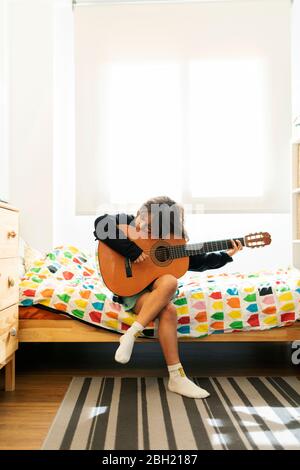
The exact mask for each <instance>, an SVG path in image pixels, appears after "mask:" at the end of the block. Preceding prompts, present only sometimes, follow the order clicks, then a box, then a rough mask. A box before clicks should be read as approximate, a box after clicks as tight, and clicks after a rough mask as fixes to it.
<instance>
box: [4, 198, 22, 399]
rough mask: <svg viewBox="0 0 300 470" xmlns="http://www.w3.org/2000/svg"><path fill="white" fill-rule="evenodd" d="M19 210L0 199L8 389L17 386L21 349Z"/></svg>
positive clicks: (5, 360)
mask: <svg viewBox="0 0 300 470" xmlns="http://www.w3.org/2000/svg"><path fill="white" fill-rule="evenodd" d="M18 240H19V211H18V210H17V209H16V208H14V207H12V206H10V205H8V204H4V203H1V202H0V368H2V367H5V390H7V391H13V390H14V389H15V351H16V350H17V349H18V323H19V320H18V316H19V315H18V302H19V282H18V281H19V273H18Z"/></svg>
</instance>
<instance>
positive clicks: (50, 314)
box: [19, 306, 70, 320]
mask: <svg viewBox="0 0 300 470" xmlns="http://www.w3.org/2000/svg"><path fill="white" fill-rule="evenodd" d="M19 319H20V320H66V319H68V320H70V317H68V316H67V315H65V314H62V313H61V312H58V311H55V310H53V311H50V310H48V309H47V310H46V309H45V308H41V307H38V306H32V307H19Z"/></svg>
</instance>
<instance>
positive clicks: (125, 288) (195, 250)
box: [98, 225, 271, 296]
mask: <svg viewBox="0 0 300 470" xmlns="http://www.w3.org/2000/svg"><path fill="white" fill-rule="evenodd" d="M119 229H120V230H122V231H123V232H124V234H125V235H126V237H127V238H129V239H130V240H132V241H134V242H135V243H136V244H137V245H138V246H139V247H140V248H141V249H142V250H143V251H144V252H145V253H146V254H148V255H149V257H148V258H146V259H145V260H144V261H142V262H141V263H133V262H131V261H130V260H129V259H128V258H125V257H124V256H122V255H120V254H119V253H117V252H116V251H115V250H113V249H112V248H110V247H109V246H107V245H106V244H105V243H103V242H102V241H99V245H98V261H99V268H100V271H101V275H102V278H103V281H104V283H105V285H106V287H107V288H108V289H109V290H111V291H112V292H114V293H115V294H117V295H120V296H129V295H134V294H137V293H138V292H140V291H141V290H143V289H144V288H145V287H147V286H148V285H149V284H150V283H151V282H153V281H154V280H155V279H157V278H158V277H160V276H162V275H164V274H172V275H173V276H175V277H176V278H177V279H178V278H180V277H181V276H183V275H184V274H185V273H186V271H187V270H188V266H189V256H190V255H197V254H201V253H210V252H213V251H220V250H228V249H229V248H232V242H231V240H230V239H227V240H217V241H210V242H204V243H196V244H190V243H189V244H187V243H186V240H184V239H178V238H170V239H157V238H156V239H153V238H150V237H148V238H145V234H142V233H141V232H139V231H138V230H137V229H136V228H135V227H132V226H130V225H119ZM234 240H240V242H241V243H242V245H243V246H246V247H249V248H260V247H262V246H266V245H270V243H271V236H270V234H269V233H268V232H259V233H253V234H249V235H246V236H245V237H237V238H234Z"/></svg>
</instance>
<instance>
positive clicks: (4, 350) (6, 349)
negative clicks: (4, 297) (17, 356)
mask: <svg viewBox="0 0 300 470" xmlns="http://www.w3.org/2000/svg"><path fill="white" fill-rule="evenodd" d="M18 312H19V310H18V305H12V306H11V307H9V308H6V309H5V310H2V311H1V312H0V367H1V364H4V363H5V361H6V359H7V358H8V357H9V356H11V355H12V354H13V353H14V352H15V351H16V350H17V349H18V343H19V340H18V328H19V327H18V323H19V321H18V316H19V314H18Z"/></svg>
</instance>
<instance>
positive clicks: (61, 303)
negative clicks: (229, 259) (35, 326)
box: [20, 245, 300, 337]
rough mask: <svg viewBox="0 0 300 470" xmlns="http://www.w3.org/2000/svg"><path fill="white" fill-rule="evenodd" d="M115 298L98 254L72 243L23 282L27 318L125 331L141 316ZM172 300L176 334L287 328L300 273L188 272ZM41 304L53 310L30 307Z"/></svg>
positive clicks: (153, 333) (299, 297) (297, 313)
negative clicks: (70, 321)
mask: <svg viewBox="0 0 300 470" xmlns="http://www.w3.org/2000/svg"><path fill="white" fill-rule="evenodd" d="M112 296H113V294H112V292H110V291H109V290H108V289H107V288H106V286H105V285H104V283H103V281H102V279H101V276H100V274H99V271H98V265H97V259H96V256H91V255H89V254H87V253H85V252H84V251H82V250H80V249H79V248H77V247H74V246H71V245H66V246H59V247H55V248H54V249H53V250H52V251H50V252H49V253H47V255H46V257H45V258H44V259H40V260H36V261H35V262H34V263H33V265H32V266H31V268H30V270H29V271H28V272H27V273H26V274H25V276H23V277H22V278H21V281H20V307H22V309H20V310H21V312H24V313H21V315H27V317H26V318H37V316H42V317H43V318H46V317H47V318H50V317H49V315H50V314H52V315H54V316H51V318H56V319H58V318H60V319H62V318H64V319H65V318H73V319H77V320H80V321H83V322H85V323H87V324H91V325H92V326H96V327H100V328H105V329H108V330H112V331H117V332H120V333H122V332H125V331H126V330H127V329H128V328H129V327H130V326H131V325H132V323H133V322H134V321H135V320H136V319H137V315H135V314H134V312H130V311H125V310H124V308H123V306H122V304H119V303H116V302H113V300H112ZM173 303H174V305H175V307H176V311H177V320H178V323H177V335H178V336H186V337H204V336H207V335H209V334H223V333H229V332H230V333H232V332H237V333H238V332H240V331H249V330H269V329H271V328H278V327H283V326H289V325H292V324H293V323H294V322H296V321H297V320H299V318H300V308H299V307H300V271H298V270H295V269H292V268H291V267H287V268H278V269H277V270H272V271H267V270H260V271H257V272H251V273H240V272H232V273H222V272H221V271H220V270H216V273H215V274H206V273H190V272H188V273H187V274H186V275H185V276H183V277H182V278H180V279H179V281H178V289H177V292H176V296H175V299H174V300H173ZM24 307H26V309H27V310H25V311H24V310H23V308H24ZM38 307H44V308H45V309H47V310H51V312H50V311H49V312H46V311H45V313H42V312H41V311H40V310H39V309H38V311H34V310H30V308H38ZM54 312H56V313H54ZM57 314H60V315H57ZM23 318H24V317H23ZM143 336H146V337H158V320H157V319H156V320H154V321H152V322H150V323H149V325H147V327H146V328H145V329H144V330H143Z"/></svg>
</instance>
